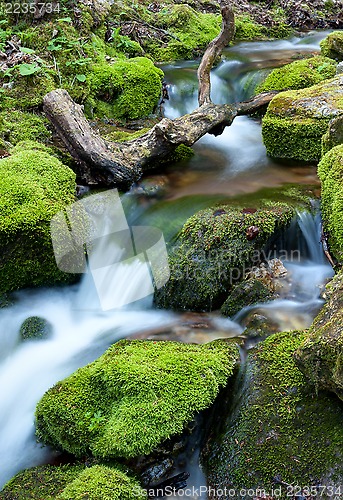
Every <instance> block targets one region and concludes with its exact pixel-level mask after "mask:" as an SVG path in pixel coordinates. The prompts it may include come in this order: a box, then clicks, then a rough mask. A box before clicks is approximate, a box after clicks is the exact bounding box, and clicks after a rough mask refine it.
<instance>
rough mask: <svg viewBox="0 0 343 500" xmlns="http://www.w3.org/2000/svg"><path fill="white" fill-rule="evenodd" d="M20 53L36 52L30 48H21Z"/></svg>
mask: <svg viewBox="0 0 343 500" xmlns="http://www.w3.org/2000/svg"><path fill="white" fill-rule="evenodd" d="M20 52H23V53H24V54H34V53H35V51H34V50H33V49H29V48H28V47H20Z"/></svg>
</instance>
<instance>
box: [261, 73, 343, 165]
mask: <svg viewBox="0 0 343 500" xmlns="http://www.w3.org/2000/svg"><path fill="white" fill-rule="evenodd" d="M342 84H343V77H342V76H337V77H336V78H333V79H331V80H325V81H324V82H322V83H319V84H317V85H314V86H313V87H310V88H308V89H305V90H291V91H288V92H281V93H280V94H278V95H276V96H275V97H274V98H273V99H272V101H271V102H270V104H269V106H268V110H267V113H266V115H265V116H264V118H263V120H262V135H263V142H264V144H265V146H266V148H267V153H268V154H269V155H270V156H273V157H275V158H288V159H295V160H303V161H307V162H311V161H317V160H319V159H320V157H321V140H322V136H323V135H324V133H325V132H326V131H327V128H328V125H329V121H330V120H331V119H333V118H335V117H336V116H339V115H342V114H343V85H342Z"/></svg>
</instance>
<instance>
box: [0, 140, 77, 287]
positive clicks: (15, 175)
mask: <svg viewBox="0 0 343 500" xmlns="http://www.w3.org/2000/svg"><path fill="white" fill-rule="evenodd" d="M41 148H45V146H43V145H42V146H39V149H41ZM19 149H20V148H19ZM0 177H1V179H2V182H1V186H0V194H1V196H0V200H1V203H0V216H1V223H0V247H1V257H0V276H1V290H2V291H10V290H16V289H18V288H22V287H25V286H35V285H41V284H52V283H55V282H58V281H66V280H70V276H69V275H66V274H64V273H61V272H60V271H59V270H58V269H57V266H56V264H55V259H54V255H53V251H52V244H51V237H50V220H51V218H52V216H53V215H54V214H56V213H57V212H58V211H59V210H61V209H62V208H63V207H64V206H65V205H67V204H69V203H72V202H73V201H74V192H75V174H74V173H73V172H72V171H71V170H70V169H69V168H68V167H65V166H64V165H63V164H62V163H61V162H60V161H59V160H58V159H57V158H54V157H52V156H51V155H49V154H48V153H46V152H45V151H41V150H40V151H39V150H36V151H34V150H27V151H24V150H17V151H14V154H12V155H11V156H9V157H7V158H4V159H2V160H0Z"/></svg>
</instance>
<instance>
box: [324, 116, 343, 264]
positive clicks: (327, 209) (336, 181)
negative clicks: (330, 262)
mask: <svg viewBox="0 0 343 500" xmlns="http://www.w3.org/2000/svg"><path fill="white" fill-rule="evenodd" d="M341 125H342V121H341V120H340V121H339V122H337V124H336V125H333V129H334V130H335V133H334V134H333V135H331V136H330V137H331V140H333V141H334V140H340V137H341V134H342V128H341ZM326 144H327V143H326ZM318 176H319V178H320V180H321V185H322V202H321V209H322V217H323V222H324V232H325V233H326V235H327V238H328V243H329V251H330V253H331V255H332V256H333V257H335V258H336V259H337V260H338V262H340V261H342V260H343V232H342V227H343V144H341V145H339V146H336V147H334V148H333V149H330V151H329V152H328V153H326V154H325V155H324V156H323V158H322V160H321V161H320V163H319V165H318Z"/></svg>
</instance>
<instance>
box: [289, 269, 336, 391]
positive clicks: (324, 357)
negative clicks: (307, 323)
mask: <svg viewBox="0 0 343 500" xmlns="http://www.w3.org/2000/svg"><path fill="white" fill-rule="evenodd" d="M325 296H326V298H327V301H328V302H327V303H326V304H325V306H324V307H323V309H322V311H321V312H320V313H319V315H318V316H317V317H316V319H315V320H314V322H313V325H312V326H311V328H310V329H309V331H308V335H307V336H306V338H305V340H304V342H303V344H302V345H301V346H300V347H299V349H298V350H297V352H296V356H295V359H296V362H297V365H298V366H299V368H300V369H301V370H302V371H303V373H304V374H305V375H306V377H308V379H309V380H310V381H311V382H312V383H313V384H315V387H316V388H317V389H327V390H330V391H333V392H335V393H336V394H337V396H338V397H340V398H341V399H342V400H343V369H342V366H343V273H342V272H340V273H339V274H338V275H337V276H335V278H333V280H332V281H331V282H330V283H329V285H328V286H327V288H326V292H325Z"/></svg>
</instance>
